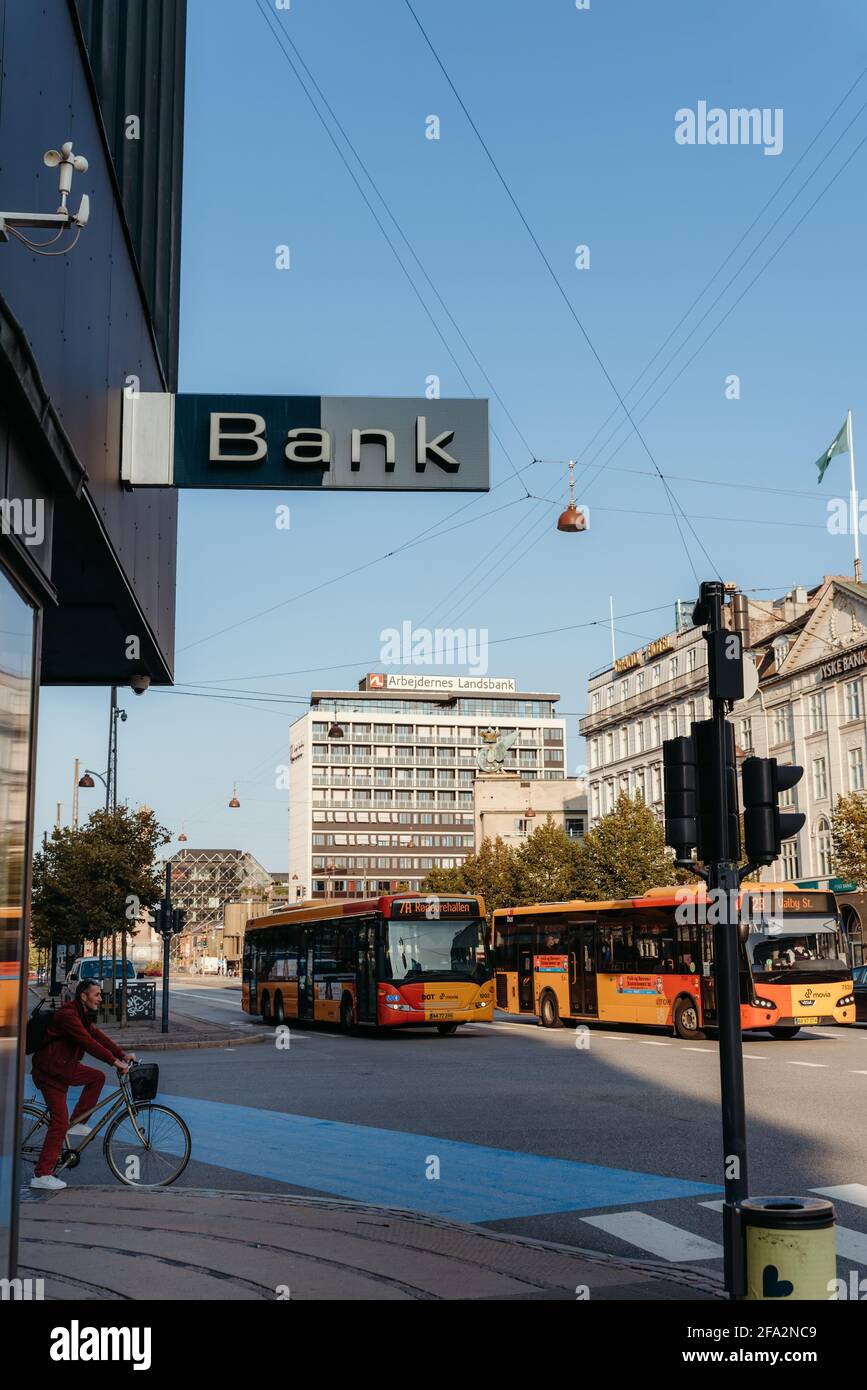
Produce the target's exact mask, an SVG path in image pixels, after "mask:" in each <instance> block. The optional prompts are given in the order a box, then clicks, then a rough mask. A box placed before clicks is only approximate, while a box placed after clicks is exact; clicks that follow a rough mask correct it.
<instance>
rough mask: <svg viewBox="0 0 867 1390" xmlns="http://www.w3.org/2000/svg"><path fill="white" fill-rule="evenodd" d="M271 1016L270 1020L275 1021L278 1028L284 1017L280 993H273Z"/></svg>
mask: <svg viewBox="0 0 867 1390" xmlns="http://www.w3.org/2000/svg"><path fill="white" fill-rule="evenodd" d="M271 1018H272V1022H273V1023H275V1024H276V1025H277V1027H278V1028H279V1027H280V1024H281V1023H282V1022H283V1019H284V1014H283V996H282V994H275V996H274V1013H273V1014H272V1016H271Z"/></svg>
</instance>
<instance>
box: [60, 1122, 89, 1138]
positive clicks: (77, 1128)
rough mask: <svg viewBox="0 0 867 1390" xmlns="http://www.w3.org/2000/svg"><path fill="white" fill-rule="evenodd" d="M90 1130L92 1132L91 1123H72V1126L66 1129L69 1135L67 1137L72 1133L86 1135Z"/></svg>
mask: <svg viewBox="0 0 867 1390" xmlns="http://www.w3.org/2000/svg"><path fill="white" fill-rule="evenodd" d="M90 1132H91V1129H90V1125H72V1126H70V1128H69V1129H68V1130H67V1131H66V1137H67V1139H68V1138H69V1136H70V1135H71V1134H72V1135H75V1134H79V1135H84V1134H90Z"/></svg>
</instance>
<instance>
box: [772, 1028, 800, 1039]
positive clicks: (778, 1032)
mask: <svg viewBox="0 0 867 1390" xmlns="http://www.w3.org/2000/svg"><path fill="white" fill-rule="evenodd" d="M800 1031H801V1030H800V1028H769V1029H768V1032H769V1033H770V1035H771V1037H772V1038H796V1037H797V1036H798V1034H799V1033H800Z"/></svg>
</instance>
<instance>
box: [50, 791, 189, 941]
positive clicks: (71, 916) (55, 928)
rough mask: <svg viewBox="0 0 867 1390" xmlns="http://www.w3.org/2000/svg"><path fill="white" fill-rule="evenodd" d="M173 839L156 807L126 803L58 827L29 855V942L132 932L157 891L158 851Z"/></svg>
mask: <svg viewBox="0 0 867 1390" xmlns="http://www.w3.org/2000/svg"><path fill="white" fill-rule="evenodd" d="M170 839H171V836H170V834H169V832H168V831H167V830H166V828H165V826H163V825H160V823H159V822H158V821H157V819H156V817H155V816H154V813H153V811H150V810H148V809H145V808H142V809H141V810H138V811H131V810H130V809H129V807H127V806H119V807H118V808H117V810H116V811H94V812H93V813H92V815H91V816H90V817H89V818H88V821H87V824H86V825H83V826H81V827H80V828H79V829H77V830H72V829H70V827H69V826H64V827H63V828H61V829H55V830H54V832H53V833H52V835H51V838H50V839H49V840H48V841H47V842H46V844H45V845H44V846H43V847H42V849H40V850H39V851H38V853H37V854H36V855H35V856H34V860H33V913H32V916H33V933H32V936H33V941H34V943H35V944H36V945H37V946H50V945H51V942H52V940H55V939H56V940H61V941H98V940H99V938H100V937H105V936H110V935H111V933H112V932H125V933H126V934H128V935H130V936H132V935H133V934H134V933H135V930H136V927H137V925H138V922H137V919H138V916H139V913H140V911H141V909H142V908H150V907H153V906H154V904H155V903H157V902H158V901H159V899H160V897H161V896H162V876H161V873H160V871H159V869H158V866H157V862H156V853H157V850H158V849H159V848H160V847H161V846H162V845H166V844H168V843H169V841H170Z"/></svg>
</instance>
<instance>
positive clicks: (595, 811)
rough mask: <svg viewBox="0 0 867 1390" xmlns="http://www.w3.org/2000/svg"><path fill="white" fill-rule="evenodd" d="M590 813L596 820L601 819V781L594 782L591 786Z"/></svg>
mask: <svg viewBox="0 0 867 1390" xmlns="http://www.w3.org/2000/svg"><path fill="white" fill-rule="evenodd" d="M590 814H591V815H592V817H593V819H594V820H598V819H599V783H598V782H594V783H593V786H592V787H591V788H590Z"/></svg>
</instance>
